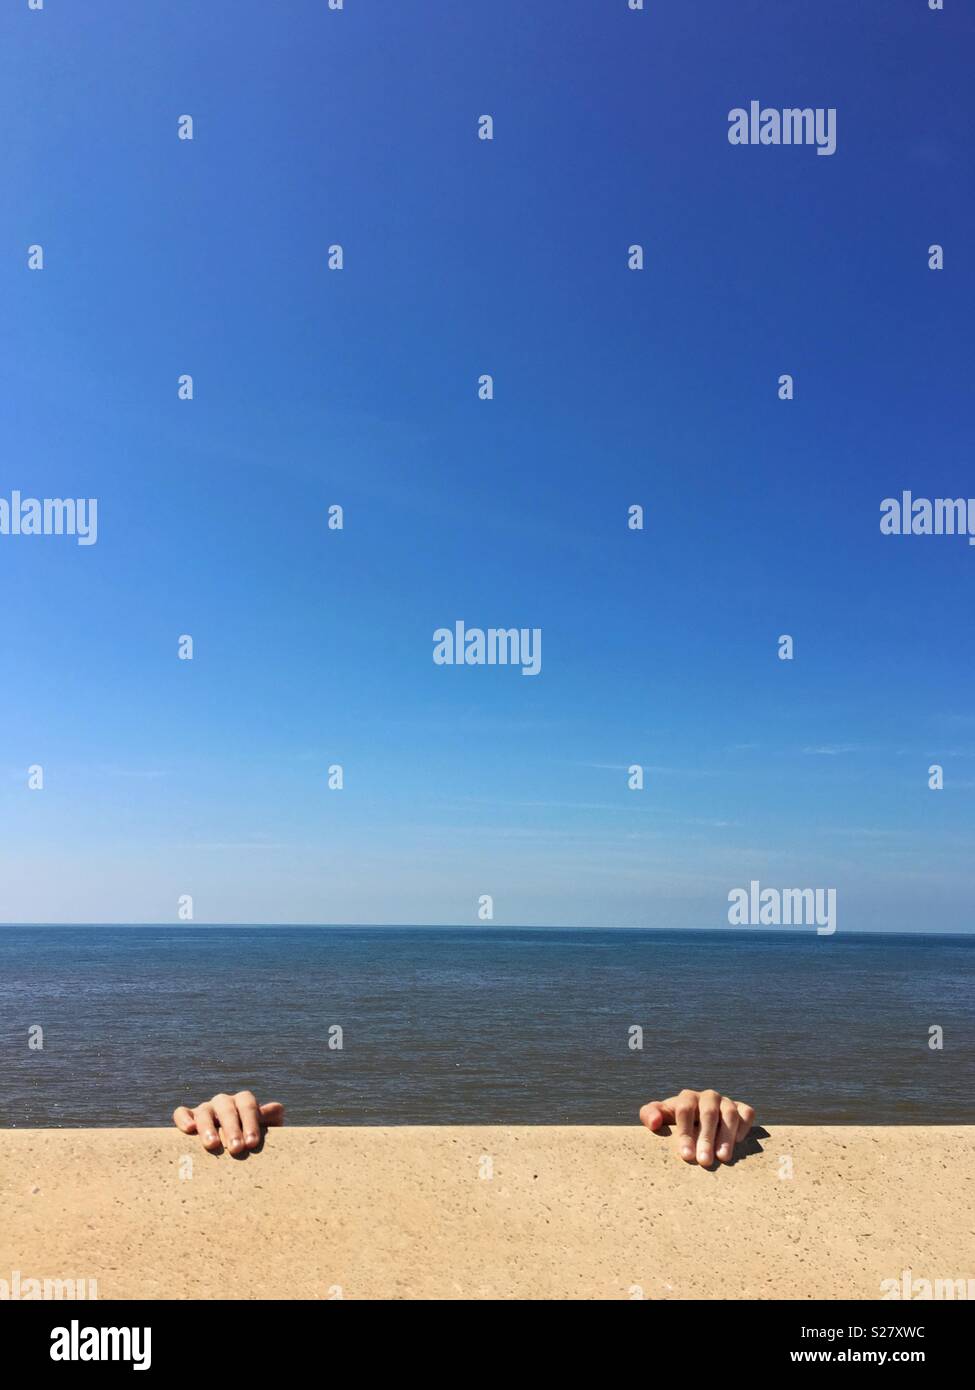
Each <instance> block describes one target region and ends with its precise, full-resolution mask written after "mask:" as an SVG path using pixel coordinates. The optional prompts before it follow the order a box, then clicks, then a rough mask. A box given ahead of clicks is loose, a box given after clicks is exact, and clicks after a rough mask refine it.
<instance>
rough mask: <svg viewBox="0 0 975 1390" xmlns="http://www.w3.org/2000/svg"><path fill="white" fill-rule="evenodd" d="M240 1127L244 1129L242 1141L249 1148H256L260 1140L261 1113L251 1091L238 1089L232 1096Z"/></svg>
mask: <svg viewBox="0 0 975 1390" xmlns="http://www.w3.org/2000/svg"><path fill="white" fill-rule="evenodd" d="M234 1101H235V1103H236V1105H237V1114H238V1115H239V1116H240V1127H241V1129H242V1130H243V1131H244V1143H245V1144H246V1146H247V1148H249V1149H256V1148H257V1146H258V1144H259V1143H260V1142H261V1113H260V1111H259V1110H258V1108H257V1100H256V1099H255V1097H254V1092H253V1091H238V1092H237V1094H236V1095H235V1096H234Z"/></svg>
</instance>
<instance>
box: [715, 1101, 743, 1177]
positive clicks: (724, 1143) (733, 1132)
mask: <svg viewBox="0 0 975 1390" xmlns="http://www.w3.org/2000/svg"><path fill="white" fill-rule="evenodd" d="M737 1135H738V1107H737V1106H736V1105H735V1102H734V1101H733V1100H729V1099H728V1097H727V1096H725V1097H724V1098H723V1099H722V1101H721V1123H720V1124H719V1125H718V1133H717V1138H716V1141H715V1142H716V1144H717V1149H716V1151H715V1152H716V1153H717V1157H718V1160H719V1162H721V1163H730V1162H731V1160H732V1158H733V1157H734V1154H735V1139H736V1138H737Z"/></svg>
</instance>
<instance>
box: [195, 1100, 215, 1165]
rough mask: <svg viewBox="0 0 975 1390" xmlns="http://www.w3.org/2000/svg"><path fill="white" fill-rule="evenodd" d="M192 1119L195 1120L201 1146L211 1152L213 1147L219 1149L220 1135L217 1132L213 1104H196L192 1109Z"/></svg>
mask: <svg viewBox="0 0 975 1390" xmlns="http://www.w3.org/2000/svg"><path fill="white" fill-rule="evenodd" d="M193 1119H194V1120H195V1121H196V1132H197V1134H199V1135H200V1137H201V1138H202V1140H203V1147H204V1148H205V1149H209V1150H210V1152H211V1153H212V1152H213V1150H214V1149H219V1147H220V1136H219V1134H218V1133H217V1119H216V1116H215V1115H214V1113H213V1106H212V1105H209V1104H203V1105H197V1106H196V1107H195V1109H194V1111H193Z"/></svg>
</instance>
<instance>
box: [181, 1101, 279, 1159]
mask: <svg viewBox="0 0 975 1390" xmlns="http://www.w3.org/2000/svg"><path fill="white" fill-rule="evenodd" d="M173 1124H174V1125H175V1126H176V1128H177V1129H181V1130H182V1131H183V1133H184V1134H198V1135H199V1136H200V1138H201V1139H202V1140H203V1147H204V1148H205V1149H208V1150H209V1151H210V1152H211V1153H215V1152H216V1151H217V1150H219V1149H220V1148H221V1146H222V1147H223V1148H225V1149H228V1150H229V1152H230V1153H232V1154H239V1153H243V1152H244V1151H245V1149H256V1148H257V1146H258V1144H259V1143H260V1142H261V1133H262V1131H263V1130H264V1129H266V1128H268V1126H271V1125H283V1124H284V1106H283V1105H282V1104H281V1103H280V1101H276V1100H269V1101H267V1102H266V1103H265V1104H264V1105H258V1103H257V1100H256V1098H255V1096H254V1093H253V1091H238V1092H237V1093H236V1095H232V1096H228V1095H227V1094H226V1093H225V1092H224V1091H221V1092H220V1094H219V1095H217V1096H214V1097H213V1099H212V1100H207V1101H204V1102H203V1103H202V1104H201V1105H178V1106H177V1107H176V1109H175V1110H174V1111H173Z"/></svg>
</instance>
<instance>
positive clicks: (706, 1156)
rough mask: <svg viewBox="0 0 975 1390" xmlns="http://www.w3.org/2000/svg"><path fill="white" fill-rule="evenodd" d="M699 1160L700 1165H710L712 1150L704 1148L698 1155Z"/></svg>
mask: <svg viewBox="0 0 975 1390" xmlns="http://www.w3.org/2000/svg"><path fill="white" fill-rule="evenodd" d="M697 1159H698V1162H699V1163H710V1162H711V1150H710V1149H708V1148H703V1149H702V1150H701V1152H700V1153H699V1154H698V1156H697Z"/></svg>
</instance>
